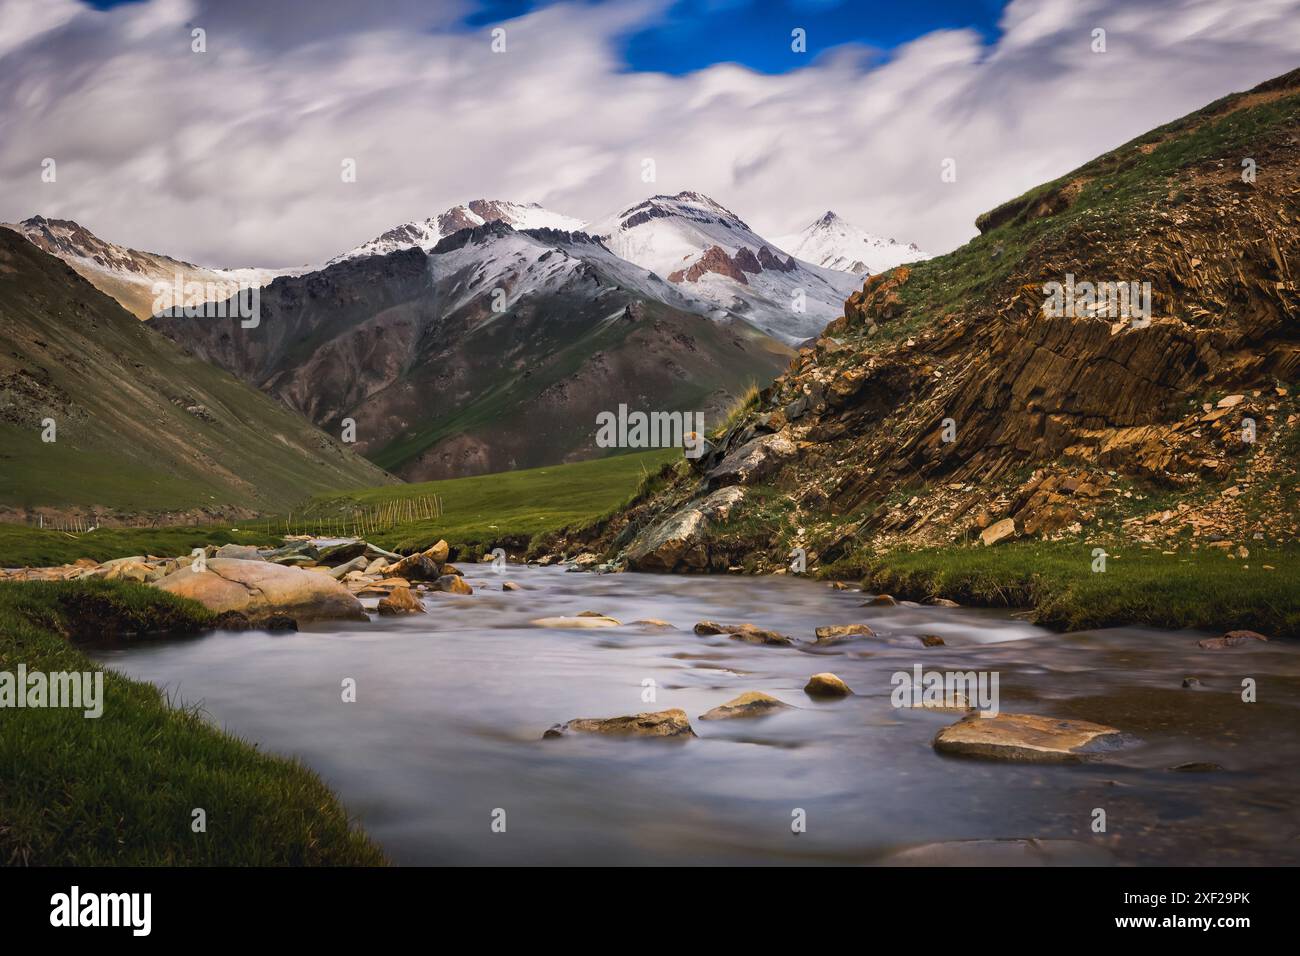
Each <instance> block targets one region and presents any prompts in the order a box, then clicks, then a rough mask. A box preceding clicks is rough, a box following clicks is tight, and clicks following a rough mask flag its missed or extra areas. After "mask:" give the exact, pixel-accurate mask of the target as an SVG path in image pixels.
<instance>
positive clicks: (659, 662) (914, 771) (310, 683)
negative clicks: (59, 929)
mask: <svg viewBox="0 0 1300 956" xmlns="http://www.w3.org/2000/svg"><path fill="white" fill-rule="evenodd" d="M467 574H468V580H469V581H470V582H471V583H472V584H474V585H475V588H476V592H475V593H474V594H473V595H470V596H463V597H462V596H452V595H447V594H427V595H424V601H425V605H426V606H427V607H428V609H429V613H428V614H426V615H419V616H412V617H407V618H400V619H399V618H380V617H375V618H374V619H373V620H372V621H371V623H370V624H362V623H348V624H330V625H313V626H309V627H304V629H303V630H302V631H300V632H298V633H296V634H294V633H289V634H269V633H265V632H261V631H253V632H246V633H222V632H218V633H213V634H208V635H205V636H201V637H197V638H186V639H177V640H168V641H158V642H142V643H137V644H134V645H130V646H110V647H100V648H94V649H92V651H91V652H92V654H93V656H95V657H96V659H98V660H99V661H101V662H102V663H104V664H106V665H108V666H111V667H113V668H116V669H118V670H120V671H122V672H125V673H126V674H129V675H130V676H132V677H135V678H139V679H142V680H147V681H150V682H152V683H154V684H156V685H158V686H160V687H162V688H165V689H166V690H167V691H168V692H170V693H171V694H172V695H173V696H174V697H175V698H178V699H179V700H180V701H182V702H184V703H187V704H196V703H197V704H201V705H202V707H203V709H204V710H205V711H206V712H207V714H208V715H209V716H210V717H211V718H212V719H213V720H214V722H216V723H217V724H219V725H220V726H222V727H224V728H226V729H228V730H230V731H232V732H234V733H236V734H238V735H240V736H242V737H244V738H246V739H248V740H251V741H254V742H256V743H257V744H258V745H259V746H260V747H261V748H263V749H264V750H269V751H274V752H278V753H283V754H291V755H295V756H297V757H299V758H301V759H302V760H303V761H304V762H305V763H307V764H308V765H309V766H311V767H312V768H313V769H315V770H316V771H317V772H318V773H319V774H320V775H321V776H322V777H323V778H324V779H325V781H326V782H327V783H328V784H329V785H330V786H331V787H333V788H334V790H335V792H337V793H338V794H339V795H340V797H341V798H342V800H343V801H344V803H345V804H346V806H347V807H348V809H349V811H350V812H351V813H352V814H353V815H354V816H355V817H356V818H358V819H359V821H360V822H361V823H362V825H364V827H365V828H366V830H367V831H368V832H369V833H370V834H371V835H372V836H373V837H374V838H375V839H376V840H377V841H378V842H379V843H380V844H381V845H382V846H383V848H384V850H385V851H386V852H387V854H388V855H389V857H390V859H392V860H393V861H394V862H395V863H398V864H475V863H498V864H507V863H510V864H516V863H517V864H528V863H544V864H580V863H581V864H587V863H589V864H670V863H672V864H689V863H711V864H726V863H738V864H753V863H867V864H870V863H882V862H885V863H887V862H894V860H895V859H896V857H895V856H894V855H895V854H897V853H899V852H900V851H904V850H907V849H908V848H911V847H917V846H921V845H926V844H933V843H939V842H942V843H945V844H948V845H946V846H944V847H941V848H939V849H938V850H937V851H935V853H936V854H937V855H932V856H929V857H926V858H927V859H931V860H940V861H943V860H953V861H959V862H1011V861H1018V860H1020V859H1021V857H1022V853H1023V851H1022V850H1021V849H1018V848H1014V845H1013V849H1012V851H1011V852H1010V854H1009V855H1008V854H1007V853H1006V852H1005V851H1006V849H1007V845H1006V844H999V843H981V842H970V841H986V840H1014V839H1035V840H1048V841H1057V840H1059V841H1073V842H1069V843H1062V844H1042V846H1045V847H1053V848H1054V849H1053V850H1052V852H1051V854H1050V856H1049V857H1048V858H1050V859H1052V860H1056V861H1061V862H1087V863H1094V862H1095V863H1113V864H1208V865H1213V864H1259V863H1290V864H1295V863H1300V841H1298V840H1297V837H1300V815H1297V812H1296V810H1295V794H1296V792H1297V790H1298V789H1300V786H1298V785H1300V759H1298V758H1300V734H1297V727H1300V720H1298V719H1297V718H1298V717H1300V648H1296V647H1294V646H1289V645H1284V644H1281V643H1278V642H1273V643H1270V644H1268V645H1259V646H1251V647H1239V648H1233V649H1230V650H1225V651H1206V650H1202V649H1200V648H1198V647H1197V646H1196V640H1197V639H1198V638H1200V637H1204V636H1206V635H1204V634H1200V633H1195V632H1167V631H1156V630H1150V629H1139V628H1112V629H1106V630H1100V631H1093V632H1082V633H1076V634H1056V633H1052V632H1049V631H1047V630H1044V629H1042V628H1039V627H1035V626H1033V625H1030V624H1028V623H1025V622H1024V621H1022V620H1018V619H1016V618H1015V617H1014V616H1013V615H1010V614H1008V613H1006V612H998V611H987V610H976V609H967V608H959V609H948V608H935V607H910V606H897V607H860V606H859V605H861V604H862V601H863V598H864V595H863V594H861V593H860V592H856V591H837V590H833V589H831V588H829V587H827V585H826V584H825V583H823V582H814V581H808V580H802V579H796V578H790V577H761V578H759V577H743V576H658V575H646V574H630V573H629V574H609V575H596V574H590V573H566V572H565V571H564V570H563V569H560V568H524V567H518V566H511V567H510V568H508V569H507V572H506V573H505V574H504V575H501V576H498V575H496V574H494V573H493V572H492V571H491V569H490V567H489V566H488V565H479V566H474V567H470V568H468V569H467ZM507 579H508V580H512V581H515V582H517V583H518V584H519V585H520V586H521V588H522V590H519V591H511V592H503V591H502V590H501V589H500V587H501V582H502V581H503V580H507ZM370 603H371V604H373V601H372V602H370ZM584 610H594V611H599V612H603V613H605V614H609V615H612V616H613V617H616V618H618V619H619V620H621V621H624V622H632V621H636V620H639V619H645V618H657V619H662V620H664V621H667V622H669V623H671V624H673V625H676V629H664V628H656V627H645V626H624V627H617V628H606V629H590V630H567V629H566V630H553V629H546V628H540V627H536V626H533V625H531V624H530V623H529V622H530V620H532V619H534V618H539V617H543V616H553V615H573V614H577V613H579V612H581V611H584ZM702 619H711V620H717V621H728V622H732V621H738V620H739V621H748V622H753V623H755V624H758V625H761V626H763V627H767V628H772V629H775V630H778V631H781V632H783V633H785V634H788V635H790V636H792V637H794V638H797V639H799V640H803V641H811V640H812V638H813V633H812V632H813V628H814V627H816V626H818V625H824V624H847V623H857V622H864V623H867V624H869V625H870V626H871V627H872V628H873V629H875V630H876V632H877V633H878V635H879V637H877V638H873V639H866V640H862V641H855V642H852V643H848V644H843V645H839V646H836V647H833V648H828V649H816V650H814V649H810V648H797V649H796V648H782V647H765V646H751V645H748V644H743V643H740V642H738V641H734V640H730V639H728V638H726V637H717V636H715V637H698V636H696V635H695V634H694V633H693V632H692V630H691V629H692V627H693V625H694V624H695V623H696V622H697V621H699V620H702ZM921 634H926V635H937V636H939V637H942V638H943V640H944V642H945V643H944V645H943V646H938V647H921V646H920V645H919V642H918V641H917V640H916V636H917V635H921ZM1252 643H1254V642H1252ZM917 663H920V664H922V665H923V666H924V668H925V669H926V670H927V671H930V670H938V671H969V670H977V671H991V672H996V673H997V674H998V675H999V689H1000V701H999V703H1000V707H1001V710H1002V711H1003V712H1029V713H1041V714H1049V715H1053V716H1061V717H1074V718H1080V719H1085V720H1093V721H1097V722H1101V723H1106V724H1110V725H1112V726H1114V727H1117V728H1119V729H1120V730H1122V731H1124V732H1125V734H1126V738H1125V746H1124V747H1123V748H1121V749H1119V750H1117V751H1114V752H1112V753H1108V754H1107V755H1105V757H1104V758H1102V759H1100V760H1098V761H1096V762H1090V763H1085V764H1079V765H1064V766H1047V765H1027V764H1011V763H1001V762H991V761H981V760H972V759H966V758H959V757H947V756H941V755H939V754H937V753H935V752H934V750H933V749H932V748H931V746H930V741H931V739H932V737H933V736H934V734H935V732H936V731H937V730H938V729H939V728H941V727H943V726H944V725H945V724H948V723H951V722H952V721H953V720H955V719H956V715H954V714H951V713H943V712H936V711H932V710H924V709H898V708H895V707H894V706H892V705H891V691H892V690H893V684H892V682H891V676H892V675H893V674H894V673H895V672H898V671H911V670H912V669H913V666H914V665H915V664H917ZM821 671H831V672H834V673H835V674H838V675H839V676H840V677H841V678H843V679H844V681H845V682H846V683H847V684H848V685H849V686H850V687H851V688H852V689H853V691H854V696H852V697H849V698H845V699H841V700H836V701H833V702H816V701H814V700H812V699H811V698H809V697H807V696H806V695H805V694H804V693H803V690H802V688H803V685H804V684H805V682H806V681H807V679H808V677H809V676H810V675H812V674H814V673H817V672H821ZM1190 676H1194V677H1197V678H1198V679H1199V680H1200V681H1201V686H1200V687H1195V688H1185V687H1184V686H1183V680H1184V678H1185V677H1190ZM345 678H353V679H354V680H355V681H356V701H355V702H354V703H345V702H344V701H343V699H342V696H343V695H342V691H341V685H342V682H343V680H344V679H345ZM1243 678H1252V679H1254V680H1255V681H1256V683H1257V695H1258V700H1257V701H1256V702H1254V703H1246V702H1243V701H1242V699H1241V692H1242V690H1241V682H1242V680H1243ZM647 681H649V682H653V683H652V685H650V686H649V687H647V685H646V684H645V683H644V682H647ZM749 690H758V691H765V692H767V693H770V694H772V695H774V696H776V697H778V698H780V699H782V700H783V701H785V702H787V703H789V704H792V705H794V707H793V708H792V709H790V710H785V711H781V712H778V713H776V714H774V715H772V716H768V717H764V718H759V719H755V720H718V721H701V720H698V719H697V718H698V715H700V714H702V713H703V712H704V711H706V710H708V709H710V708H712V707H715V706H717V705H719V704H721V703H723V702H724V701H727V700H729V699H730V698H732V697H734V696H736V695H737V694H740V693H743V692H744V691H749ZM649 693H653V695H654V700H653V702H646V701H644V700H643V695H646V694H649ZM670 707H680V708H683V709H685V710H686V712H687V713H688V714H689V715H690V717H691V722H692V724H693V726H694V728H695V731H696V733H697V734H698V735H699V736H698V737H697V738H694V739H685V740H662V739H611V738H605V737H598V736H582V735H579V736H571V737H565V738H563V739H559V740H546V741H543V740H542V739H541V738H542V733H543V732H544V731H545V730H546V729H547V728H548V727H550V726H551V725H553V724H556V723H560V722H563V721H566V720H569V719H571V718H574V717H608V716H615V715H620V714H631V713H637V712H640V711H651V710H663V709H666V708H670ZM1189 763H1196V764H1203V765H1204V764H1217V765H1220V766H1221V768H1222V769H1218V770H1208V771H1201V772H1188V771H1175V770H1172V769H1170V768H1172V767H1175V766H1179V765H1184V764H1189ZM1099 809H1100V810H1102V811H1104V813H1105V832H1100V833H1098V832H1093V827H1094V826H1095V825H1096V824H1095V821H1097V820H1098V819H1099V817H1098V815H1097V812H1096V811H1097V810H1099ZM797 820H802V821H803V829H802V832H795V830H796V829H799V828H798V827H796V826H793V825H792V824H793V823H794V822H795V821H797ZM494 823H495V826H494ZM503 824H504V827H503ZM502 829H504V832H501V831H502ZM952 841H961V842H952ZM1030 858H1031V859H1041V858H1043V857H1042V856H1041V854H1037V853H1031V854H1030Z"/></svg>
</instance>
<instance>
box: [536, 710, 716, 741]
mask: <svg viewBox="0 0 1300 956" xmlns="http://www.w3.org/2000/svg"><path fill="white" fill-rule="evenodd" d="M566 733H583V734H607V735H609V736H614V737H694V736H695V731H694V730H692V729H691V722H690V719H689V718H688V717H687V716H686V711H684V710H682V709H681V708H673V709H672V710H660V711H657V712H655V713H649V714H633V715H632V716H630V717H605V718H600V717H578V718H577V719H575V720H570V721H569V722H568V723H564V724H556V725H555V726H554V727H552V728H551V729H550V730H548V731H546V733H544V734H543V735H542V736H543V737H544V738H551V737H562V736H564V735H565V734H566Z"/></svg>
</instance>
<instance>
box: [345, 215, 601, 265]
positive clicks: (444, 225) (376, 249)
mask: <svg viewBox="0 0 1300 956" xmlns="http://www.w3.org/2000/svg"><path fill="white" fill-rule="evenodd" d="M490 222H503V223H505V224H506V225H508V226H510V227H512V228H514V229H517V230H523V229H558V230H560V231H563V232H573V231H576V230H580V229H582V225H583V224H582V220H580V219H574V218H572V217H571V216H565V215H562V214H560V213H558V212H552V211H551V210H549V209H544V208H543V207H541V206H539V205H538V204H537V203H516V202H508V201H505V200H500V199H475V200H473V201H471V202H468V203H462V204H461V205H459V206H452V207H451V208H450V209H448V210H446V211H445V212H443V213H441V214H439V215H437V216H431V217H430V218H428V219H421V220H417V221H413V222H404V223H402V224H401V225H399V226H394V227H393V228H392V229H389V230H388V231H387V232H385V233H383V234H382V235H379V236H376V237H375V238H374V239H371V240H370V241H369V242H363V243H362V244H361V245H359V246H357V247H356V248H354V249H349V250H348V251H347V252H344V253H342V254H341V255H337V256H335V257H334V258H333V259H331V260H329V262H327V263H326V265H333V264H334V263H336V262H343V261H345V260H347V259H357V258H360V257H362V256H385V255H388V254H389V253H390V252H398V251H400V250H402V249H414V248H419V249H423V250H424V251H425V252H429V251H431V250H432V249H433V247H434V246H436V245H437V244H438V243H439V242H441V241H442V240H443V239H445V238H447V237H448V236H450V235H452V234H453V233H456V232H459V231H460V230H462V229H473V228H474V227H476V226H483V225H486V224H488V223H490Z"/></svg>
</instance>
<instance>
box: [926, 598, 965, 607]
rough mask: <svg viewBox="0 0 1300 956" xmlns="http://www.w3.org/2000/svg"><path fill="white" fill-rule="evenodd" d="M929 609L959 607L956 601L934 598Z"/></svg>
mask: <svg viewBox="0 0 1300 956" xmlns="http://www.w3.org/2000/svg"><path fill="white" fill-rule="evenodd" d="M930 607H961V605H960V604H958V603H957V602H956V601H950V600H948V598H934V599H933V600H932V601H930Z"/></svg>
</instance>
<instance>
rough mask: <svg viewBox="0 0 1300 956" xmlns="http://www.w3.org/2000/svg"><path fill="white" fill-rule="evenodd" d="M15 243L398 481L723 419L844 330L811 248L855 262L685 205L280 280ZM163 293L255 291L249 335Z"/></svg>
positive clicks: (834, 236)
mask: <svg viewBox="0 0 1300 956" xmlns="http://www.w3.org/2000/svg"><path fill="white" fill-rule="evenodd" d="M834 222H835V223H836V224H837V225H839V226H846V224H843V223H842V220H838V218H836V219H834ZM9 228H11V229H13V230H15V231H16V232H18V233H19V234H21V235H23V236H25V237H26V238H27V239H28V240H30V242H31V243H32V244H33V245H35V246H38V247H40V248H41V249H43V250H45V251H47V252H49V253H51V254H52V255H56V256H59V257H60V258H62V259H64V261H65V262H67V263H68V264H69V265H70V266H71V267H72V268H73V269H74V270H76V271H77V272H78V273H79V274H80V275H82V276H83V277H84V278H86V279H87V280H88V281H90V282H91V283H92V284H94V285H95V286H96V287H97V288H99V289H101V290H102V291H105V292H107V293H108V294H110V295H113V296H114V297H116V298H118V300H119V301H120V302H121V303H122V304H123V305H124V306H125V307H126V308H128V309H129V310H130V311H131V312H132V313H133V314H135V315H137V316H140V317H150V316H151V321H150V322H148V323H147V325H148V328H149V330H150V331H151V332H155V333H161V335H163V336H166V337H167V338H170V339H172V340H173V341H174V342H176V343H177V344H178V345H179V346H180V347H181V348H182V349H183V350H184V353H185V354H186V355H192V356H195V357H197V358H199V359H202V360H203V361H205V362H208V363H211V364H212V365H215V366H217V367H219V368H221V369H224V370H225V371H227V372H230V373H231V374H233V375H234V376H236V377H237V378H238V379H240V380H241V381H243V382H244V383H246V384H248V385H251V386H253V387H254V388H256V389H258V390H260V391H262V392H264V393H266V394H267V395H269V396H271V397H273V398H274V399H276V400H277V401H279V402H280V403H281V404H282V405H284V406H287V407H288V408H289V409H291V410H293V411H294V412H297V413H299V414H301V415H302V416H304V417H305V418H306V419H308V420H309V421H311V422H312V423H314V424H316V425H317V426H319V427H320V428H322V429H324V430H325V431H326V432H327V433H329V434H330V435H333V436H334V437H335V438H338V437H340V436H342V435H343V434H344V430H345V429H347V428H349V427H351V426H355V440H356V444H355V446H354V448H355V450H357V451H359V452H361V453H362V454H364V455H365V456H366V457H368V458H369V459H370V460H371V461H373V462H375V463H377V464H378V465H380V466H381V467H383V468H385V469H389V470H391V471H392V472H393V473H395V474H398V475H400V476H401V477H403V478H406V479H409V480H425V479H432V478H443V477H453V476H462V475H470V474H478V473H483V472H487V471H497V470H504V469H511V468H521V467H529V466H534V465H543V464H549V463H554V462H558V461H567V460H573V459H577V458H584V457H591V456H593V455H597V454H603V453H606V452H603V451H602V450H600V449H598V448H597V447H596V446H595V444H594V437H595V436H594V429H593V423H594V421H595V419H596V416H597V414H598V413H600V412H602V411H610V410H612V409H614V408H616V407H617V406H618V405H619V404H627V405H629V406H630V407H632V408H633V409H641V410H644V411H667V412H671V411H690V412H700V413H702V414H703V415H704V416H705V420H706V422H718V421H720V420H722V419H723V418H725V416H726V415H727V413H728V410H729V409H730V408H731V407H732V406H733V405H734V404H735V402H736V400H737V399H738V398H739V397H740V396H741V395H743V394H745V393H746V392H747V391H748V390H749V389H751V388H752V387H754V386H756V385H758V386H761V385H762V384H763V383H765V382H767V381H770V380H771V379H772V377H773V376H774V375H776V374H777V373H778V372H779V371H780V370H781V369H782V368H783V367H784V366H785V365H786V364H787V363H788V362H789V361H790V359H791V357H792V355H793V352H792V351H791V348H790V347H791V346H792V345H795V344H798V343H800V342H802V341H804V340H805V339H807V338H808V337H810V336H814V335H816V334H817V333H818V332H819V331H820V330H821V329H822V328H823V327H824V326H825V324H826V323H827V322H828V321H830V320H832V319H834V318H836V317H837V316H839V315H840V314H842V312H843V302H844V299H845V298H846V297H847V296H848V295H849V293H851V292H852V291H853V290H854V289H855V288H857V287H858V286H859V285H860V284H861V280H862V275H861V274H859V272H858V269H859V266H860V264H861V257H860V256H858V255H857V253H858V252H860V251H861V250H858V249H857V248H856V246H853V245H852V243H854V242H860V237H861V236H862V235H865V233H861V231H860V230H852V229H848V228H841V229H840V230H839V232H835V233H828V232H825V230H822V231H821V232H819V233H818V234H817V235H816V236H814V237H813V238H814V239H815V240H816V248H817V249H818V250H820V251H829V250H833V249H834V247H835V243H836V242H839V241H841V240H842V239H843V240H844V241H845V242H847V243H849V245H847V246H846V248H845V249H844V250H842V253H843V254H840V255H829V253H828V256H827V258H826V261H828V262H831V263H832V264H833V267H826V266H822V265H817V264H812V263H809V262H805V261H802V260H800V259H798V258H796V257H794V256H792V255H790V254H789V253H787V252H785V251H784V250H782V249H781V248H780V247H779V246H778V245H777V244H776V243H773V242H769V241H767V240H765V239H763V238H762V237H761V236H759V235H758V234H756V233H755V232H754V231H753V230H752V229H751V228H750V227H749V226H748V225H747V224H746V223H745V222H744V221H743V220H741V219H740V218H739V217H738V216H736V215H735V214H734V213H732V212H730V211H729V210H727V209H726V208H725V207H723V206H721V205H720V204H718V203H716V202H714V201H713V200H711V199H709V198H708V197H706V196H703V195H701V194H699V193H694V192H683V193H678V194H677V195H674V196H653V197H650V198H649V199H647V200H645V201H643V202H640V203H637V204H634V205H632V206H629V207H627V208H626V209H624V210H621V211H620V212H618V213H617V214H614V215H611V216H607V217H604V218H602V219H600V220H596V221H594V222H591V223H583V222H582V221H580V220H577V219H574V218H572V217H568V216H564V215H562V214H559V213H555V212H552V211H550V210H548V209H545V208H543V207H541V206H539V205H537V204H535V203H516V202H510V201H504V200H487V199H478V200H474V201H472V202H468V203H465V204H463V205H458V206H454V207H452V208H450V209H448V210H446V211H444V212H443V213H441V214H439V215H437V216H434V217H430V218H427V219H423V220H412V221H410V222H407V223H403V224H400V225H398V226H395V227H393V228H391V229H389V230H387V231H385V232H384V233H383V234H382V235H379V236H376V237H375V238H373V239H371V240H369V241H367V242H364V243H362V244H360V245H358V246H356V247H355V248H353V249H351V250H349V251H347V252H344V253H342V254H340V255H338V256H335V257H334V258H332V259H330V260H329V261H328V262H327V263H326V264H325V265H324V266H321V267H303V268H301V269H292V270H269V269H264V270H254V269H247V270H223V269H209V268H206V267H202V266H196V265H194V264H192V263H188V262H185V261H183V260H179V259H175V258H172V257H169V256H164V255H159V254H155V253H145V252H139V251H137V250H133V249H129V248H126V247H123V246H119V245H116V244H114V243H111V242H106V241H104V240H102V239H100V238H99V237H97V236H95V235H94V234H93V233H91V232H90V231H89V230H87V229H85V228H83V227H82V226H80V225H78V224H77V223H75V222H71V221H67V220H50V219H45V218H42V217H40V216H35V217H32V218H31V219H27V220H24V221H23V222H21V223H18V224H16V225H13V226H10V227H9ZM804 241H805V244H806V243H807V239H806V238H805V240H804ZM894 245H895V246H896V247H897V248H893V247H884V248H886V249H887V250H889V251H892V252H896V253H897V254H899V255H903V256H905V255H912V254H915V250H914V249H907V248H906V247H902V246H898V245H897V244H894ZM810 248H811V247H810ZM882 255H883V254H882ZM884 261H885V259H884V258H883V257H882V256H877V257H876V259H875V262H876V264H877V265H880V264H881V263H883V262H884ZM178 281H180V282H198V283H202V284H203V285H204V288H203V289H202V290H201V292H200V295H199V297H200V298H201V299H208V300H210V301H211V302H213V303H214V304H215V303H220V302H222V301H223V300H224V299H225V298H227V297H228V296H229V295H231V294H232V293H233V292H234V291H235V289H236V288H237V287H239V286H241V285H247V284H255V285H259V286H262V291H261V314H260V321H259V324H258V325H257V326H256V327H255V328H245V327H244V326H243V324H242V323H241V321H240V320H239V319H237V318H209V317H204V316H194V315H187V314H185V313H184V312H183V311H181V310H179V309H164V310H161V311H159V312H158V314H156V315H153V314H152V313H153V312H154V311H155V307H156V305H157V302H156V297H155V296H154V295H153V288H154V285H155V284H156V283H161V284H163V285H165V286H168V287H170V286H171V285H172V284H173V283H175V282H178ZM230 314H231V315H234V314H235V310H233V309H232V310H231V313H230Z"/></svg>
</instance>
